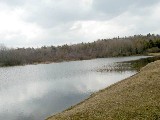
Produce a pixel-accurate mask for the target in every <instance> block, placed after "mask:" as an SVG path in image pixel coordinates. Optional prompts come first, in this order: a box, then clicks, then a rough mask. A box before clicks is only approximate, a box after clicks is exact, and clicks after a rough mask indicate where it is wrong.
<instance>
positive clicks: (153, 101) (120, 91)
mask: <svg viewBox="0 0 160 120" xmlns="http://www.w3.org/2000/svg"><path fill="white" fill-rule="evenodd" d="M133 119H134V120H159V119H160V61H156V62H152V63H150V64H148V65H147V66H145V67H143V68H142V69H141V70H140V72H139V73H137V74H136V75H134V76H132V77H129V78H127V79H125V80H122V81H121V82H118V83H116V84H114V85H111V86H110V87H107V88H106V89H104V90H101V91H99V92H97V93H95V94H92V95H91V96H90V97H89V98H88V99H86V100H85V101H83V102H81V103H79V104H77V105H75V106H73V107H71V108H69V109H67V110H65V111H63V112H62V113H59V114H56V115H54V116H52V117H49V118H47V119H46V120H133Z"/></svg>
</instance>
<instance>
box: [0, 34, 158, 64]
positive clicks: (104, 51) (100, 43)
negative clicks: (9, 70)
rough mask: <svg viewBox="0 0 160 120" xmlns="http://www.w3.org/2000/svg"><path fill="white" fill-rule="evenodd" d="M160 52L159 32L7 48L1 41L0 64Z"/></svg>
mask: <svg viewBox="0 0 160 120" xmlns="http://www.w3.org/2000/svg"><path fill="white" fill-rule="evenodd" d="M147 52H160V35H154V34H152V35H151V34H147V35H134V36H130V37H123V38H119V37H117V38H113V39H99V40H97V41H95V42H92V43H80V44H74V45H67V44H66V45H62V46H57V47H55V46H43V47H41V48H16V49H9V48H6V47H5V46H4V45H0V66H13V65H23V64H33V63H43V62H61V61H69V60H84V59H92V58H105V57H117V56H130V55H137V54H145V53H147Z"/></svg>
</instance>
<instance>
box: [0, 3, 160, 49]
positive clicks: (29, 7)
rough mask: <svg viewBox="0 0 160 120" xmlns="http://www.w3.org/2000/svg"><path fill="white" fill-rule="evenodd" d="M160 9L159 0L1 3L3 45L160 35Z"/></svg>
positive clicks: (15, 45) (0, 18)
mask: <svg viewBox="0 0 160 120" xmlns="http://www.w3.org/2000/svg"><path fill="white" fill-rule="evenodd" d="M106 6H108V7H109V8H110V9H109V10H108V9H107V8H108V7H107V8H106ZM125 6H127V7H125ZM159 6H160V4H159V3H158V2H157V0H154V1H153V2H152V3H150V2H146V1H144V0H140V1H139V2H137V1H133V0H132V1H128V2H126V0H123V1H122V2H113V1H111V0H106V1H104V0H102V1H96V0H78V1H74V0H34V1H31V0H28V1H27V0H24V1H23V2H22V1H20V0H13V1H12V2H11V1H9V0H6V1H0V43H4V44H6V45H7V46H12V47H18V46H19V47H23V46H24V47H29V46H31V47H32V46H34V47H37V46H42V45H62V44H66V43H67V44H70V43H72V44H73V43H79V42H91V41H94V40H97V39H99V38H112V37H117V36H128V35H134V34H147V33H148V32H151V33H158V32H160V29H159V26H160V23H159V21H160V17H159V12H160V7H159ZM115 7H118V10H120V11H119V12H117V11H115ZM124 7H125V8H124Z"/></svg>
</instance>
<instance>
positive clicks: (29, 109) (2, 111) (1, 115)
mask: <svg viewBox="0 0 160 120" xmlns="http://www.w3.org/2000/svg"><path fill="white" fill-rule="evenodd" d="M146 57H147V56H132V57H118V58H101V59H93V60H83V61H71V62H61V63H52V64H39V65H26V66H15V67H3V68H0V119H1V120H44V119H45V118H46V117H48V116H50V115H53V114H55V113H57V112H61V111H62V110H65V109H66V108H68V107H70V106H73V105H75V104H76V103H78V102H80V101H82V100H84V99H86V98H87V97H89V95H90V94H92V93H93V92H95V91H98V90H100V89H103V88H105V87H107V86H109V85H111V84H113V83H116V82H118V81H120V80H122V79H124V78H127V77H129V76H132V75H134V74H135V73H136V71H133V70H132V71H124V72H116V71H112V72H97V71H96V70H97V69H99V68H101V67H103V66H107V65H109V66H111V65H113V64H114V63H116V62H123V61H128V60H137V59H140V58H146Z"/></svg>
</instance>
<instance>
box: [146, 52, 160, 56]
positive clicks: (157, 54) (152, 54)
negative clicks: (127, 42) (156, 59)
mask: <svg viewBox="0 0 160 120" xmlns="http://www.w3.org/2000/svg"><path fill="white" fill-rule="evenodd" d="M148 55H151V56H160V52H159V53H148Z"/></svg>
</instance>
